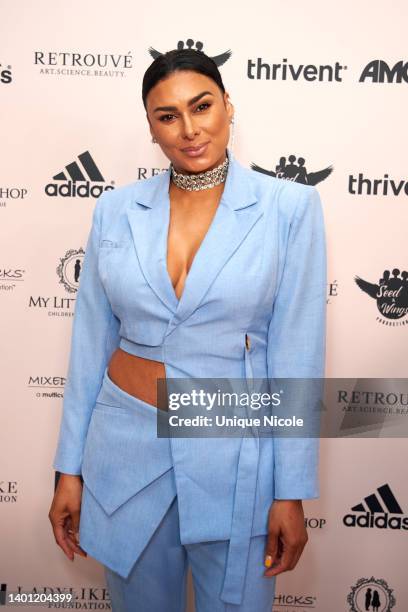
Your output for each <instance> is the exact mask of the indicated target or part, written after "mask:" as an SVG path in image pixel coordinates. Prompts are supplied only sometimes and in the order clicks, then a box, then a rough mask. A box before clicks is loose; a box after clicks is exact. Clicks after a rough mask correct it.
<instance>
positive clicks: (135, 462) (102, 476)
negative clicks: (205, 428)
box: [82, 401, 173, 515]
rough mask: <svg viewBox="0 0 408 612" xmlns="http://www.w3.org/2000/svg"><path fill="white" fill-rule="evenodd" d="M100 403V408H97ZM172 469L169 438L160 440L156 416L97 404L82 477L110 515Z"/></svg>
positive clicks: (90, 426)
mask: <svg viewBox="0 0 408 612" xmlns="http://www.w3.org/2000/svg"><path fill="white" fill-rule="evenodd" d="M98 404H99V406H98ZM172 467H173V462H172V456H171V451H170V440H169V439H168V438H157V415H155V414H154V413H153V412H149V411H145V409H144V408H143V406H142V405H140V406H139V407H138V408H137V409H135V410H130V409H129V408H126V407H115V406H110V405H106V404H103V403H102V402H98V401H97V402H96V406H95V409H94V410H93V412H92V417H91V421H90V424H89V428H88V434H87V438H86V443H85V449H84V456H83V461H82V477H83V479H84V482H85V484H86V486H87V487H88V489H89V490H90V491H91V493H92V494H93V496H94V497H95V499H96V500H97V501H98V503H99V504H100V505H101V506H102V508H103V509H104V511H105V512H106V514H108V515H111V514H112V513H113V512H115V510H117V509H118V508H119V507H120V506H121V505H122V504H124V503H125V502H126V501H128V500H129V499H130V498H131V497H133V496H134V495H136V494H137V493H138V492H139V491H141V490H142V489H144V488H145V487H147V486H148V485H149V484H150V483H152V482H153V481H154V480H156V479H157V478H159V477H160V476H161V475H163V474H164V473H165V472H167V471H168V470H170V469H171V468H172Z"/></svg>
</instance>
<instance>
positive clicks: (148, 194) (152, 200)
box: [126, 170, 178, 313]
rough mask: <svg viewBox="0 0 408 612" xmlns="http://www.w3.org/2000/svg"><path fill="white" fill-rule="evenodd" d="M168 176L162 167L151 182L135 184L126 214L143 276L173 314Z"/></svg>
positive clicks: (174, 300)
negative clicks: (169, 250)
mask: <svg viewBox="0 0 408 612" xmlns="http://www.w3.org/2000/svg"><path fill="white" fill-rule="evenodd" d="M169 179H170V170H166V171H165V172H163V173H161V174H159V175H157V177H156V178H155V180H154V182H149V183H148V182H146V183H145V182H144V181H140V182H139V183H137V187H136V189H137V192H136V196H135V201H136V203H133V204H132V208H128V209H127V211H126V213H127V217H128V221H129V225H130V229H131V232H132V237H133V242H134V246H135V249H136V252H137V256H138V259H139V263H140V267H141V269H142V272H143V274H144V277H145V279H146V281H147V282H148V283H149V285H150V287H151V288H152V289H153V291H154V292H155V293H156V295H157V296H158V297H159V298H160V299H161V301H162V302H163V303H164V305H165V306H166V307H167V308H169V309H170V310H171V311H172V312H173V313H174V312H175V311H176V309H177V306H178V299H177V296H176V294H175V293H174V289H173V286H172V284H171V281H170V277H169V275H168V272H167V232H168V226H169V219H170V206H169V204H170V203H169V193H168V188H169Z"/></svg>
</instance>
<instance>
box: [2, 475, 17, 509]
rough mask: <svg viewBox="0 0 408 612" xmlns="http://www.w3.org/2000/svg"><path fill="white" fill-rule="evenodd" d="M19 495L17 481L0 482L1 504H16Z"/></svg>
mask: <svg viewBox="0 0 408 612" xmlns="http://www.w3.org/2000/svg"><path fill="white" fill-rule="evenodd" d="M17 495H18V491H17V480H0V503H1V504H15V503H16V501H17Z"/></svg>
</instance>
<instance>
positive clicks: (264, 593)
mask: <svg viewBox="0 0 408 612" xmlns="http://www.w3.org/2000/svg"><path fill="white" fill-rule="evenodd" d="M135 529H137V520H136V521H135ZM266 538H267V536H265V535H261V536H254V537H252V538H251V545H250V550H249V559H248V569H247V573H246V577H245V587H244V596H243V600H242V604H240V605H235V604H227V603H224V602H223V601H221V599H220V598H219V594H220V593H221V590H222V585H223V580H224V574H225V567H226V560H227V553H228V543H229V541H228V540H219V541H216V542H200V543H198V544H187V545H183V544H181V542H180V530H179V515H178V500H177V497H176V498H175V500H174V501H173V503H172V504H171V506H170V508H169V510H168V511H167V513H166V515H165V516H164V518H163V520H162V522H161V523H160V525H159V527H158V528H157V530H156V531H155V532H154V534H153V536H152V537H151V539H150V540H149V543H148V545H147V546H146V548H145V550H144V551H143V553H142V554H141V555H140V557H139V559H138V560H137V561H136V563H135V565H134V567H133V568H132V571H131V573H130V574H129V576H128V577H127V578H126V579H125V578H122V577H121V576H119V574H117V573H116V572H114V571H112V570H110V569H109V568H107V567H106V566H104V569H105V577H106V583H107V587H108V590H109V594H110V597H111V600H112V610H113V612H185V609H186V584H187V569H188V566H189V565H191V571H192V577H193V584H194V594H195V608H196V612H271V610H272V604H273V599H274V595H275V581H276V577H272V578H266V577H265V576H264V575H263V572H264V570H265V567H264V564H263V561H264V555H265V545H266Z"/></svg>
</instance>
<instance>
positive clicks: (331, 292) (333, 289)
mask: <svg viewBox="0 0 408 612" xmlns="http://www.w3.org/2000/svg"><path fill="white" fill-rule="evenodd" d="M337 290H338V282H337V281H336V280H334V281H332V282H331V283H328V285H327V298H326V303H327V304H331V303H332V299H331V298H334V297H337V296H338V295H339V294H338V291H337Z"/></svg>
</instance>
